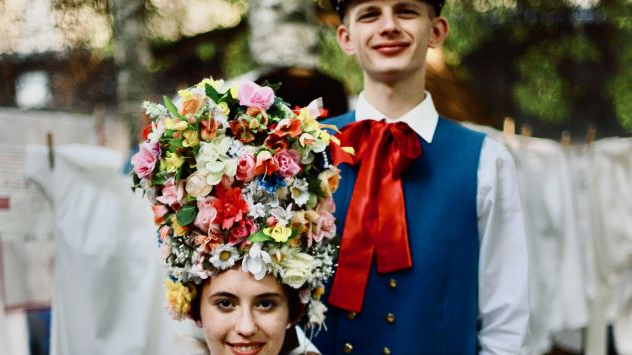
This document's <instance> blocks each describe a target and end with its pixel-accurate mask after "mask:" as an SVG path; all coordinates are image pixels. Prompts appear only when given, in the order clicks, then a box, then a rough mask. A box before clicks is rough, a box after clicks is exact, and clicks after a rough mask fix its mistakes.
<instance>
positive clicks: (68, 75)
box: [0, 0, 632, 355]
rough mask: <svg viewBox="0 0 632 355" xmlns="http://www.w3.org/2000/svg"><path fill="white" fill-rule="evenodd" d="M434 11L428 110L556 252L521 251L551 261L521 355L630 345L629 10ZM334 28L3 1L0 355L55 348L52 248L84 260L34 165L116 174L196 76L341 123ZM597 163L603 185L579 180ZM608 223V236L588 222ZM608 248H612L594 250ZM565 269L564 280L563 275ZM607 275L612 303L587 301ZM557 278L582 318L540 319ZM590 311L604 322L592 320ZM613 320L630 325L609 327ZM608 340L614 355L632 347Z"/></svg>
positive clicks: (86, 4) (235, 10)
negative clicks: (505, 176) (449, 122)
mask: <svg viewBox="0 0 632 355" xmlns="http://www.w3.org/2000/svg"><path fill="white" fill-rule="evenodd" d="M444 15H445V16H446V17H447V18H448V19H449V21H450V24H451V32H450V36H449V38H448V40H447V42H446V43H445V45H444V46H443V48H441V49H439V50H433V51H431V53H430V55H429V57H428V62H429V66H428V79H427V80H428V82H427V86H428V90H429V91H431V92H432V94H433V98H434V99H435V100H436V102H435V104H436V106H437V108H438V111H439V112H440V113H441V114H443V115H445V116H447V117H450V118H453V119H456V120H458V121H463V122H468V124H469V125H470V126H471V127H473V128H475V129H479V130H482V131H485V132H488V133H489V134H490V136H493V137H496V138H498V139H499V140H501V141H502V142H503V143H504V144H506V145H507V147H508V148H509V149H510V151H511V152H512V154H514V158H515V159H516V162H517V166H518V169H519V175H520V176H521V179H522V180H521V187H522V189H523V191H522V192H523V197H524V198H525V200H526V202H525V203H526V204H528V206H526V208H527V209H529V210H530V211H538V212H533V213H531V214H530V213H529V212H527V217H531V218H533V219H534V221H533V223H532V224H531V225H532V226H533V227H531V228H530V229H531V230H529V231H528V232H529V237H530V238H531V242H530V243H532V245H530V248H531V250H540V249H539V248H544V247H545V244H546V243H553V244H551V245H553V246H551V247H547V248H548V249H547V250H548V253H544V254H541V255H540V254H534V255H535V256H533V255H532V258H533V260H535V262H536V263H538V261H539V260H540V259H539V258H543V257H545V256H543V255H545V254H546V258H547V260H549V261H550V260H551V259H554V261H551V262H550V263H549V264H550V265H552V266H551V269H548V270H549V271H547V270H534V273H535V274H536V275H537V276H536V277H535V278H534V280H533V285H534V286H536V287H534V288H538V289H539V291H537V292H540V294H539V295H535V299H536V300H537V302H542V303H541V304H537V303H535V304H534V306H533V308H534V312H536V314H537V316H536V320H537V321H540V322H541V323H534V325H533V327H534V328H535V330H534V332H535V333H537V336H538V337H539V338H538V339H536V340H534V344H535V345H533V346H532V350H531V351H532V353H533V354H544V353H558V354H559V353H571V354H573V353H574V354H580V353H584V352H586V349H587V347H591V346H592V347H593V348H594V349H595V348H596V349H600V350H599V351H600V352H586V353H593V354H597V353H603V354H605V353H606V352H608V353H610V354H614V353H617V349H616V341H615V338H617V337H616V334H617V333H620V334H624V333H621V332H624V331H625V330H630V331H631V332H630V333H627V337H629V338H632V335H630V334H632V319H631V318H632V301H631V300H632V286H630V285H632V276H631V275H632V272H630V269H631V265H632V247H631V245H632V236H631V235H630V234H631V233H632V225H631V223H632V192H630V190H632V185H631V184H632V165H631V164H632V163H631V162H630V157H631V156H632V140H630V139H631V138H630V137H631V135H632V1H630V0H448V1H447V5H446V8H445V10H444ZM338 24H339V19H338V17H337V15H336V14H335V12H333V11H332V9H331V6H330V4H329V2H328V1H325V0H318V1H316V0H251V1H247V0H188V1H184V0H0V124H1V126H2V128H1V129H0V267H2V269H1V270H0V304H3V305H4V306H3V307H2V308H3V309H4V315H3V316H2V315H0V354H3V353H2V351H3V350H2V349H12V350H9V351H8V353H7V354H12V355H26V354H33V355H35V354H48V353H49V352H50V353H53V354H59V351H60V350H52V351H51V349H50V342H49V340H50V338H51V336H50V334H49V333H50V331H51V308H50V306H51V303H53V304H54V301H53V298H54V297H55V296H54V295H58V293H57V292H60V293H59V295H63V293H61V291H60V290H55V285H58V283H56V282H53V281H52V280H53V279H54V278H55V277H61V276H59V275H55V270H57V272H59V269H56V268H58V267H59V263H58V262H56V261H59V258H61V257H66V256H67V255H66V254H60V253H61V251H62V250H64V253H71V254H72V253H78V252H81V247H79V246H78V247H77V248H78V249H72V248H68V247H67V245H64V246H61V247H60V244H59V243H60V238H61V237H60V236H59V234H60V233H62V232H61V231H62V230H63V228H61V227H60V226H59V224H60V223H61V222H59V220H60V217H59V214H60V213H61V212H59V209H60V208H61V207H60V204H63V203H65V202H67V201H66V200H60V197H59V196H58V195H59V191H55V190H54V189H53V188H52V187H51V186H47V184H50V181H49V182H46V181H41V180H43V179H41V176H42V175H41V174H40V173H39V171H40V170H38V169H40V168H41V167H39V168H38V167H37V164H36V163H35V162H36V161H37V162H39V164H47V167H48V173H47V174H50V179H51V181H57V180H55V179H63V178H61V177H55V176H56V175H55V174H62V172H60V169H61V168H60V166H61V167H63V166H64V165H63V164H64V163H63V161H62V162H61V163H60V162H57V160H56V159H62V158H63V154H64V149H65V148H64V146H65V145H66V144H70V143H72V144H81V146H82V147H92V148H84V150H85V151H90V149H93V148H94V147H100V148H102V149H107V150H108V152H109V153H112V154H118V157H120V160H116V159H115V160H116V162H117V163H116V164H115V163H112V165H111V166H109V167H108V169H110V170H112V171H113V170H117V173H120V174H122V171H123V167H122V165H124V164H123V163H124V162H125V161H126V160H127V158H128V157H129V154H130V149H132V148H133V147H134V146H135V145H136V144H137V143H138V140H139V137H140V131H141V130H142V128H143V127H144V126H145V125H146V124H147V119H146V118H145V117H144V115H143V113H142V112H141V104H142V102H143V101H144V100H152V101H157V102H160V101H161V99H160V97H161V95H162V94H165V93H175V92H176V91H177V90H178V89H182V88H185V87H188V86H191V85H193V84H195V83H197V82H199V81H200V80H201V79H202V78H204V77H209V76H212V77H214V78H223V79H226V80H232V81H239V80H246V79H248V80H255V81H258V82H260V83H261V82H265V81H268V82H270V83H279V82H280V83H282V84H283V85H282V86H281V88H280V89H279V92H278V95H279V96H281V97H283V98H284V99H285V100H286V101H287V102H290V103H292V104H296V105H300V106H304V105H307V104H308V103H309V102H310V101H311V100H312V99H314V98H316V97H321V96H322V97H323V99H324V103H325V107H327V108H328V109H329V113H330V116H331V115H337V114H341V113H344V112H346V111H348V110H350V109H352V108H353V105H354V102H355V97H356V95H357V94H358V93H359V92H360V90H361V89H362V72H361V69H360V68H359V66H358V65H357V63H356V62H355V60H354V59H353V58H349V57H347V56H345V55H344V54H343V53H342V52H341V51H340V50H339V48H338V45H337V42H336V38H335V29H336V26H337V25H338ZM531 138H533V140H530V139H531ZM615 140H616V143H612V142H613V141H615ZM533 142H536V143H533ZM599 142H602V143H599ZM598 143H599V144H598ZM591 144H592V145H591ZM600 144H601V145H600ZM27 145H39V146H43V147H47V148H42V149H44V150H40V151H37V150H35V151H37V152H38V153H33V152H34V151H29V150H28V149H27ZM613 145H614V146H616V148H613ZM533 146H538V147H540V148H535V150H533V149H534V148H532V147H533ZM541 146H544V147H546V148H541ZM57 147H60V150H57ZM591 147H594V149H593V148H591ZM29 152H31V153H29ZM57 153H59V156H56V155H55V154H57ZM109 153H108V154H109ZM38 154H39V155H38ZM69 154H70V153H69ZM95 154H96V153H95ZM99 154H100V153H99ZM40 158H41V159H40ZM37 159H40V160H37ZM118 163H121V164H120V165H121V167H119V166H118V165H117V164H118ZM34 164H35V165H34ZM56 164H57V165H56ZM59 164H62V165H59ZM76 165H77V162H75V165H73V166H76ZM33 166H35V167H34V168H33ZM55 166H57V167H56V168H55ZM30 167H31V168H30ZM84 168H85V166H84ZM101 168H102V167H99V168H98V169H101ZM69 169H70V168H69ZM91 169H92V170H90V171H88V173H95V169H97V168H95V167H92V168H91ZM596 169H597V170H599V171H602V172H611V174H610V175H607V176H604V175H598V176H595V175H594V174H593V175H591V174H592V173H593V172H594V171H595V170H596ZM112 171H110V173H112ZM545 171H546V173H544V172H545ZM100 174H102V172H100ZM34 175H37V176H39V177H40V181H38V178H37V176H34ZM121 176H122V175H121ZM534 176H537V177H534ZM538 179H540V180H538ZM547 179H548V180H547ZM82 181H83V180H82ZM90 181H91V183H92V185H91V186H92V188H94V187H95V186H96V187H97V188H98V187H99V186H100V185H95V182H94V179H93V180H90ZM84 182H85V181H84ZM112 188H114V187H112ZM71 195H72V193H69V192H68V193H64V194H63V196H64V197H68V196H71ZM126 198H128V197H126ZM129 198H132V197H129ZM595 199H597V200H599V201H597V202H595V201H596V200H595ZM551 201H553V202H551ZM119 203H122V204H124V205H125V203H124V202H119ZM547 211H548V212H550V213H549V215H547V216H546V217H544V216H542V214H544V213H547ZM560 211H562V212H560ZM64 213H68V212H67V211H66V212H64ZM148 213H149V212H148ZM538 213H539V214H538ZM149 216H150V214H149ZM552 216H553V217H552ZM595 216H598V218H597V217H595ZM95 218H96V217H94V216H93V217H92V219H90V218H87V219H83V220H77V221H75V223H84V225H85V226H86V229H85V230H89V229H90V226H92V225H94V224H95V223H97V224H98V223H101V222H102V220H97V219H95ZM138 218H140V219H143V218H144V219H143V220H142V222H138V223H140V224H143V223H144V225H150V224H151V216H150V217H149V218H147V216H146V215H141V216H139V217H138ZM595 218H597V219H598V220H597V221H595ZM542 220H548V222H547V223H548V224H547V223H544V222H542ZM612 220H616V221H617V223H616V224H617V226H619V229H617V230H616V231H612V230H609V229H608V228H607V227H603V225H612V224H613V223H610V221H612ZM95 221H96V222H95ZM147 221H148V223H146V222H147ZM591 221H592V222H591ZM621 221H623V222H621ZM589 222H590V223H589ZM130 223H132V222H130ZM543 223H544V225H543ZM569 225H572V227H568V226H569ZM148 228H150V227H148ZM628 228H629V229H628ZM95 238H96V237H95ZM608 238H612V239H613V240H615V242H612V243H608V247H607V248H606V247H602V244H605V243H606V242H603V241H604V240H610V239H608ZM149 239H151V238H149ZM551 240H553V241H554V242H551ZM542 241H544V242H542ZM600 243H601V244H600ZM616 243H618V244H616ZM140 244H142V243H140ZM140 244H139V245H140ZM151 244H152V243H150V245H151ZM615 244H616V246H612V245H615ZM569 245H570V246H569ZM64 248H65V249H64ZM609 248H610V249H609ZM604 249H607V251H605V252H603V250H604ZM613 249H617V250H619V251H622V250H624V251H626V252H620V253H619V254H617V255H616V256H612V255H611V254H608V252H609V251H612V250H613ZM569 250H571V252H569ZM608 250H609V251H608ZM151 252H154V250H151ZM147 254H151V253H147ZM73 255H74V254H73ZM569 255H570V256H569ZM604 255H606V256H604ZM568 258H574V259H573V260H574V261H572V262H568ZM603 258H606V259H607V260H608V261H607V262H602V264H599V263H600V261H599V260H602V259H603ZM615 259H616V260H615ZM139 260H140V259H139ZM595 260H597V261H595ZM569 263H570V264H569ZM539 264H540V263H539ZM547 265H548V264H547ZM568 265H573V266H574V267H576V270H579V272H575V273H573V272H572V270H571V274H572V275H573V276H568V274H567V272H569V271H568V270H566V268H569V266H568ZM67 266H68V265H67ZM69 267H70V269H72V268H73V267H75V268H76V267H79V268H80V267H81V264H80V263H77V264H73V265H70V266H69ZM550 270H554V271H555V272H553V273H551V272H550ZM101 271H102V270H101ZM604 273H605V274H607V275H608V276H607V277H605V279H607V281H605V285H606V286H607V288H608V289H609V290H610V291H609V292H606V293H604V294H602V293H600V291H599V290H600V287H601V286H600V285H602V284H600V283H599V281H598V280H599V277H600V276H599V275H602V274H604ZM550 274H555V275H556V279H554V280H553V279H551V278H550ZM577 274H579V275H577ZM547 275H548V276H547ZM613 275H615V276H613ZM621 275H624V276H621ZM625 275H627V276H625ZM571 278H572V280H571ZM27 279H28V280H29V282H25V280H27ZM621 280H624V281H621ZM625 280H627V281H625ZM97 281H98V280H97ZM95 282H96V281H95ZM566 284H573V285H575V287H576V290H579V292H578V293H580V294H581V298H582V300H581V301H579V304H580V306H579V307H580V308H581V309H579V310H577V312H575V314H574V316H569V317H568V319H565V318H564V317H563V316H560V317H558V318H559V319H562V320H559V319H558V320H549V319H548V318H547V317H548V314H550V313H551V312H553V311H551V309H552V308H551V307H553V308H555V307H554V306H551V304H553V301H550V300H551V299H556V301H555V302H558V303H560V304H563V303H566V304H576V303H573V302H574V301H573V302H567V301H568V300H567V299H564V298H563V296H560V295H561V294H565V293H571V294H572V293H574V292H572V291H571V292H568V291H562V290H561V288H563V287H564V285H566ZM542 285H544V286H542ZM146 287H148V289H149V286H146ZM58 288H59V286H58ZM65 292H69V291H68V290H65ZM533 292H536V291H533ZM158 293H160V292H158ZM575 293H577V292H575ZM612 294H616V295H617V296H616V297H614V296H612ZM57 297H61V296H57ZM104 297H106V296H104ZM610 298H613V299H614V298H616V300H615V301H612V302H610V301H609V300H610ZM595 299H599V302H596V301H595ZM603 299H606V301H603ZM2 302H3V303H2ZM597 303H599V304H600V306H599V307H597V306H595V304H597ZM601 303H607V304H608V305H609V307H610V308H608V309H609V310H608V312H609V313H608V312H606V311H604V309H605V308H606V307H605V306H602V305H601ZM556 304H557V303H556ZM597 308H598V309H597ZM622 312H623V313H622ZM0 313H2V311H1V310H0ZM52 314H53V318H54V317H55V311H54V307H53V313H52ZM595 314H599V315H601V314H603V317H601V316H600V317H597V318H599V319H601V318H603V319H601V320H600V321H598V322H596V323H595V322H594V320H595V319H597V318H595V317H596V316H595ZM606 314H607V315H606ZM613 314H619V315H621V314H622V315H623V318H624V319H623V320H618V321H617V322H618V324H624V325H625V324H627V325H628V328H625V326H624V327H623V328H621V327H620V326H619V327H615V328H613V327H611V326H610V327H606V323H608V324H610V323H612V322H615V321H614V320H612V319H613V318H616V317H614V316H613ZM57 316H59V317H61V311H59V312H58V315H57ZM625 317H627V318H625ZM610 320H612V322H611V321H610ZM626 322H628V323H626ZM53 323H54V322H53ZM62 323H63V322H62ZM615 323H616V322H615ZM63 324H66V323H63ZM95 324H99V323H98V322H97V321H95ZM112 324H116V323H115V322H113V323H112ZM543 324H546V325H543ZM590 324H592V326H591V325H590ZM591 327H592V330H591ZM594 329H598V331H595V330H594ZM617 329H619V330H617ZM65 331H66V332H69V333H68V334H70V333H72V332H71V331H72V329H66V330H65ZM55 332H56V331H55V330H54V329H53V333H55ZM58 332H61V333H60V334H62V337H63V334H66V333H63V332H64V331H58ZM564 333H565V334H564ZM560 334H561V335H560ZM591 334H593V335H591ZM594 334H597V335H594ZM589 338H590V339H593V340H591V341H588V340H587V339H589ZM618 338H619V340H618V341H619V349H618V350H619V351H618V353H621V354H626V352H624V351H623V350H622V348H624V349H628V350H627V351H632V350H629V349H630V344H629V341H628V342H627V343H626V340H625V339H624V340H621V339H620V338H621V337H620V336H619V337H618ZM104 339H107V338H104ZM595 339H596V340H595ZM104 341H106V340H104ZM3 342H6V343H7V346H5V344H2V343H3ZM587 342H588V343H590V344H592V345H586V344H587ZM621 342H623V343H621ZM595 344H596V345H595ZM626 346H628V347H627V348H625V347H626ZM53 347H54V348H56V349H63V347H62V346H61V345H59V344H53ZM112 349H117V348H116V347H114V348H112ZM119 349H123V348H122V347H121V348H119ZM56 351H57V352H56ZM116 353H120V354H135V353H143V352H142V351H137V352H134V351H133V350H129V349H127V350H121V351H120V352H116V351H114V352H110V354H116ZM627 354H630V353H629V352H628V353H627Z"/></svg>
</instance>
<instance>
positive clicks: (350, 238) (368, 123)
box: [329, 120, 421, 312]
mask: <svg viewBox="0 0 632 355" xmlns="http://www.w3.org/2000/svg"><path fill="white" fill-rule="evenodd" d="M337 136H338V138H339V139H340V145H341V146H351V147H354V149H355V156H354V157H353V159H352V160H353V161H352V162H350V163H351V165H353V166H355V165H358V164H359V166H360V167H359V171H358V177H357V180H356V183H355V187H354V189H353V194H352V195H351V201H350V203H349V209H348V211H347V219H346V222H345V226H344V232H343V237H342V242H341V245H340V252H339V256H338V268H337V270H336V275H335V278H334V282H333V286H332V288H331V292H330V295H329V303H331V304H332V305H334V306H336V307H339V308H342V309H345V310H348V311H354V312H359V311H360V310H361V309H362V302H363V300H364V292H365V289H366V283H367V280H368V277H369V272H370V270H371V262H372V259H373V253H375V255H376V259H377V260H376V261H377V270H378V272H380V273H386V272H392V271H397V270H403V269H407V268H410V267H412V265H413V264H412V258H411V254H410V247H409V244H408V230H407V227H406V226H407V224H406V207H405V204H404V191H403V189H402V181H401V176H402V174H403V173H404V171H406V169H407V168H408V167H409V166H410V164H412V162H413V161H414V160H415V159H416V158H417V157H419V155H420V154H421V145H420V144H419V137H418V136H417V134H416V133H415V132H414V131H413V130H412V129H411V128H410V127H409V126H408V125H407V124H406V123H403V122H397V123H391V124H388V123H386V122H385V121H384V120H382V121H375V120H362V121H358V122H354V123H352V124H349V125H347V126H345V127H344V128H343V129H342V130H341V132H340V133H339V134H338V135H337ZM341 153H342V152H341V151H339V150H337V149H334V150H332V158H333V160H334V163H338V162H340V161H346V162H349V159H348V156H345V155H344V154H341Z"/></svg>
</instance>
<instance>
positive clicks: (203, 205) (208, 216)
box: [193, 196, 219, 235]
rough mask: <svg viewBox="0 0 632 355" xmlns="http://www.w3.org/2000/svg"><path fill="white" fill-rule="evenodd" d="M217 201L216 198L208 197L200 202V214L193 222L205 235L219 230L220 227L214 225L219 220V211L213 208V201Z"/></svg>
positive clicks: (198, 204) (198, 205) (198, 203)
mask: <svg viewBox="0 0 632 355" xmlns="http://www.w3.org/2000/svg"><path fill="white" fill-rule="evenodd" d="M215 200H217V198H216V197H213V196H211V197H207V198H205V199H203V200H198V202H197V207H198V214H197V216H196V217H195V221H193V225H195V226H196V227H198V228H200V229H201V230H202V231H203V232H204V233H205V235H206V234H208V233H209V231H211V230H216V229H219V226H218V225H216V224H214V222H215V219H217V210H216V209H215V207H213V201H215Z"/></svg>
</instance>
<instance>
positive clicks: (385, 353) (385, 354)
mask: <svg viewBox="0 0 632 355" xmlns="http://www.w3.org/2000/svg"><path fill="white" fill-rule="evenodd" d="M382 354H384V355H391V349H389V348H387V347H386V346H385V347H384V349H382Z"/></svg>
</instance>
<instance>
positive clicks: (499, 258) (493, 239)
mask: <svg viewBox="0 0 632 355" xmlns="http://www.w3.org/2000/svg"><path fill="white" fill-rule="evenodd" d="M383 118H384V119H386V121H387V122H389V123H390V122H406V123H407V124H408V125H409V126H410V127H411V128H412V129H413V130H414V131H415V132H416V133H417V134H419V136H421V138H422V139H423V140H424V141H426V142H427V143H429V144H431V143H432V139H433V137H434V133H435V130H436V128H437V123H438V121H439V114H438V113H437V110H436V109H435V106H434V103H433V101H432V96H431V95H430V93H429V92H426V96H425V98H424V100H423V101H422V102H421V103H419V104H418V105H417V106H415V107H414V108H413V109H412V110H410V111H408V112H407V113H406V114H404V115H403V116H402V117H400V118H398V119H392V118H389V117H386V115H384V114H382V113H381V112H379V111H378V110H377V109H376V108H375V107H374V106H373V105H371V104H370V103H369V102H368V101H367V99H366V98H365V96H364V93H361V94H360V96H359V97H358V101H357V104H356V118H355V119H356V121H358V120H362V119H376V120H379V119H383ZM476 198H477V214H478V231H479V238H480V258H479V268H478V287H479V291H478V292H479V300H478V310H479V318H480V320H481V322H482V329H481V330H480V331H479V333H478V336H479V342H480V345H481V347H482V349H481V352H480V353H479V354H480V355H501V354H502V355H505V354H524V353H525V342H526V337H527V329H528V323H529V297H528V296H529V292H528V290H529V289H528V283H529V276H528V259H527V244H526V238H525V226H524V217H523V212H522V205H521V198H520V190H519V187H518V180H517V174H516V168H515V165H514V161H513V158H512V157H511V155H510V154H509V152H508V151H507V149H506V148H505V147H503V146H502V145H501V144H499V143H497V142H495V141H493V140H492V139H489V138H487V137H485V139H484V140H483V146H482V148H481V156H480V160H479V165H478V188H477V196H476Z"/></svg>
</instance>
